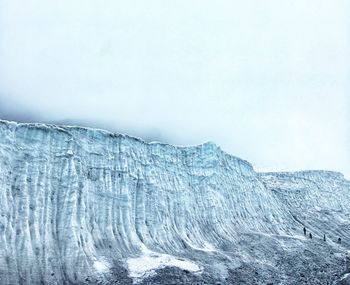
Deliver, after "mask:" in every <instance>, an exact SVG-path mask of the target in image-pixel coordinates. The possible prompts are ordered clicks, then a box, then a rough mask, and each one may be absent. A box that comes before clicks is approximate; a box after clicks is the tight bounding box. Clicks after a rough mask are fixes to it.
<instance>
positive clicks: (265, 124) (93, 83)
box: [0, 0, 350, 177]
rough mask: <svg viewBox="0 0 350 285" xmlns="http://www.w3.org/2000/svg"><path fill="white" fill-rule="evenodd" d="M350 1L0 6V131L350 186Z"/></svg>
mask: <svg viewBox="0 0 350 285" xmlns="http://www.w3.org/2000/svg"><path fill="white" fill-rule="evenodd" d="M349 50H350V2H349V1H346V0H344V1H340V0H321V1H320V0H317V1H316V0H310V1H304V0H295V1H278V0H269V1H258V0H248V1H228V0H227V1H220V0H219V1H181V0H180V1H111V0H106V1H90V0H85V1H78V0H77V1H68V0H62V1H44V0H27V1H19V0H11V1H10V0H0V118H2V119H8V120H16V121H21V122H47V123H56V124H78V125H84V126H91V127H99V128H105V129H108V130H111V131H115V132H121V133H127V134H130V135H134V136H139V137H142V138H143V139H145V140H147V141H162V142H167V143H173V144H176V145H194V144H200V143H203V142H205V141H208V140H210V141H213V142H215V143H217V144H218V145H220V146H221V147H222V149H224V150H225V151H227V152H229V153H231V154H233V155H236V156H239V157H242V158H244V159H247V160H248V161H250V162H251V163H252V164H253V165H254V167H255V168H256V169H257V170H262V171H267V170H301V169H330V170H337V171H341V172H343V173H345V174H346V176H347V177H350V163H349V161H350V125H349V122H350V98H349V97H350V95H349V94H350V92H349V91H350V85H349V84H350V83H349V78H350V56H349V54H350V53H349V52H348V51H349Z"/></svg>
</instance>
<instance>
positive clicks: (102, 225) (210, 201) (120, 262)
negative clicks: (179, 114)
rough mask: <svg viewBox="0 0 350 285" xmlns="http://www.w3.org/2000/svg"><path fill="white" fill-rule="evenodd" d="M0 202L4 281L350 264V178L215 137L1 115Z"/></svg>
mask: <svg viewBox="0 0 350 285" xmlns="http://www.w3.org/2000/svg"><path fill="white" fill-rule="evenodd" d="M0 206H1V208H0V214H1V216H0V283H1V284H23V283H24V284H37V283H40V282H43V283H45V284H62V283H67V284H69V283H72V284H84V283H91V284H95V283H96V282H97V281H98V282H102V283H105V284H112V283H115V282H119V284H129V283H131V282H134V283H141V284H142V283H145V284H146V283H147V284H158V283H159V284H168V282H170V281H169V280H171V281H172V282H175V283H174V284H204V282H207V284H215V282H220V284H254V283H256V284H260V283H261V284H266V283H268V282H273V283H278V282H280V283H281V284H296V283H295V281H296V280H298V282H299V283H300V284H302V283H303V282H305V284H312V282H316V283H315V284H318V283H317V281H320V282H323V283H319V284H328V283H329V284H331V283H330V282H333V281H336V280H340V279H341V278H343V276H345V275H344V274H345V273H346V270H347V269H346V268H347V267H350V266H349V265H347V264H346V254H347V249H349V241H348V240H347V238H350V236H349V234H350V227H349V219H350V216H349V213H350V183H349V181H347V180H345V179H344V177H343V176H342V175H341V174H337V173H333V172H320V171H310V172H297V173H260V174H258V173H256V172H255V171H254V170H253V168H252V166H251V165H250V164H249V163H248V162H246V161H244V160H242V159H239V158H236V157H234V156H231V155H228V154H227V153H225V152H223V151H222V150H221V149H220V148H219V147H218V146H216V145H215V144H213V143H205V144H203V145H200V146H195V147H175V146H171V145H166V144H159V143H151V144H147V143H145V142H143V141H142V140H139V139H136V138H132V137H128V136H123V135H117V134H112V133H109V132H106V131H102V130H95V129H88V128H79V127H58V126H52V125H41V124H17V123H13V122H6V121H0ZM303 225H305V226H306V227H307V228H308V229H310V230H312V232H313V234H314V239H313V240H312V241H311V240H309V239H307V238H305V237H304V236H303V233H302V228H303ZM324 233H325V234H327V237H329V238H328V240H327V242H323V240H322V238H323V234H324ZM338 236H339V237H342V238H343V244H342V245H338V244H337V243H336V242H335V241H336V240H337V238H338ZM315 251H317V252H315ZM310 252H311V253H310ZM330 252H331V253H332V254H330ZM300 253H302V254H304V255H305V256H304V257H303V255H301V254H300ZM322 259H323V260H327V264H328V265H327V266H323V265H324V264H323V263H322V262H323V261H322ZM306 261H308V265H309V266H305V264H304V263H303V262H306ZM302 264H303V266H301V265H302ZM321 267H322V268H323V267H324V269H322V271H321V269H320V270H319V268H321ZM293 268H294V271H293ZM303 268H304V269H303ZM310 268H316V269H315V270H316V271H317V272H316V271H315V272H311V271H312V270H311V269H310ZM310 270H311V271H310ZM293 272H294V273H293ZM295 272H299V273H300V274H301V275H303V276H296V274H295ZM320 272H321V273H320ZM330 274H332V275H331V276H330ZM335 274H337V275H335ZM342 274H343V275H342ZM165 280H167V281H165ZM157 282H158V283H157ZM237 282H238V283H237ZM293 282H294V283H293ZM310 282H311V283H310ZM117 284H118V283H117Z"/></svg>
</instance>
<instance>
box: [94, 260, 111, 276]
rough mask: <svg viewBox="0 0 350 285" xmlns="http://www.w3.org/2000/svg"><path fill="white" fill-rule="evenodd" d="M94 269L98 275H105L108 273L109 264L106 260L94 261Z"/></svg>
mask: <svg viewBox="0 0 350 285" xmlns="http://www.w3.org/2000/svg"><path fill="white" fill-rule="evenodd" d="M94 267H95V269H96V270H97V271H98V272H99V273H106V272H108V271H109V264H108V262H107V261H106V260H96V261H94Z"/></svg>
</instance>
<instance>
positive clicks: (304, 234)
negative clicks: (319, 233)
mask: <svg viewBox="0 0 350 285" xmlns="http://www.w3.org/2000/svg"><path fill="white" fill-rule="evenodd" d="M304 236H306V228H305V227H304Z"/></svg>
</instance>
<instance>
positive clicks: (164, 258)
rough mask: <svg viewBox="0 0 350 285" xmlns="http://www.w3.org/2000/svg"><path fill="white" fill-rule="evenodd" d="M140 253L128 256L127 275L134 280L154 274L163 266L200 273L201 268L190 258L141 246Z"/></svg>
mask: <svg viewBox="0 0 350 285" xmlns="http://www.w3.org/2000/svg"><path fill="white" fill-rule="evenodd" d="M142 253H143V254H142V255H141V256H139V257H136V258H128V260H127V266H128V270H129V276H130V277H131V278H133V279H134V280H135V281H136V282H137V281H139V280H142V279H144V278H146V277H149V276H152V275H154V274H156V272H155V271H156V270H157V269H161V268H164V267H167V266H169V267H178V268H180V269H182V270H188V271H190V272H195V273H200V272H201V268H200V267H199V266H198V265H197V264H196V263H194V262H193V261H191V260H188V259H185V258H182V257H176V256H173V255H168V254H163V253H157V252H153V251H150V250H148V249H146V248H143V250H142Z"/></svg>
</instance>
